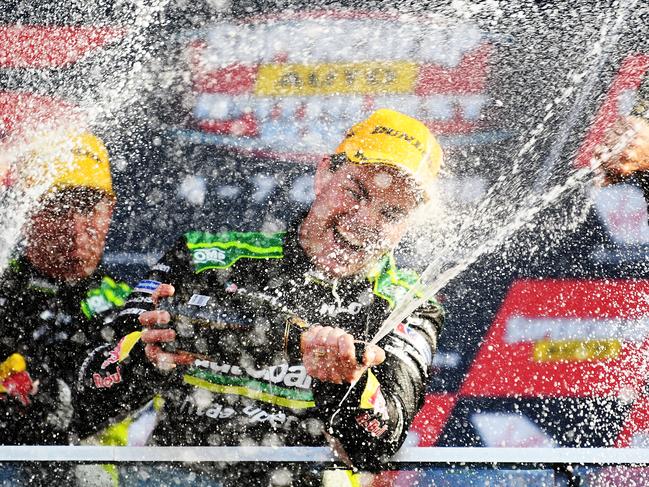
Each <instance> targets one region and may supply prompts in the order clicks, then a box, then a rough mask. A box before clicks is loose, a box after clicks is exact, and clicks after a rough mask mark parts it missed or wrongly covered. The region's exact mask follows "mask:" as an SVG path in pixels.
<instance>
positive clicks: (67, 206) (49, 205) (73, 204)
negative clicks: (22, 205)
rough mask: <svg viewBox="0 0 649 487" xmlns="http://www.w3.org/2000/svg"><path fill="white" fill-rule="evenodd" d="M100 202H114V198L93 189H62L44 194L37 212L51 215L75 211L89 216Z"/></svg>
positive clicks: (79, 187) (76, 187) (75, 187)
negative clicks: (46, 212)
mask: <svg viewBox="0 0 649 487" xmlns="http://www.w3.org/2000/svg"><path fill="white" fill-rule="evenodd" d="M102 201H111V202H112V201H115V196H113V195H112V194H109V193H106V192H105V191H101V190H99V189H95V188H86V187H82V186H74V187H64V188H57V189H55V190H53V191H50V192H48V193H47V194H45V195H44V196H43V197H42V198H41V201H40V204H39V208H38V210H39V211H40V210H47V211H50V212H52V213H66V212H68V211H76V212H78V213H82V214H89V213H90V212H91V211H92V210H93V209H94V208H95V207H96V206H97V205H98V204H99V203H100V202H102Z"/></svg>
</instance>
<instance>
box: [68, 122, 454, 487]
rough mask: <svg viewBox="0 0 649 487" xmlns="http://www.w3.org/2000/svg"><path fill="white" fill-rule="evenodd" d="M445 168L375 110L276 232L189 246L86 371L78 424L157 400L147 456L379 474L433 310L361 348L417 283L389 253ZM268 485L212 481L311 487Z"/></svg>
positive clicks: (428, 349)
mask: <svg viewBox="0 0 649 487" xmlns="http://www.w3.org/2000/svg"><path fill="white" fill-rule="evenodd" d="M441 160H442V151H441V149H440V146H439V145H438V143H437V141H436V140H435V138H434V137H433V136H432V135H431V133H430V132H429V130H428V128H426V126H424V125H423V124H422V123H421V122H419V121H417V120H415V119H413V118H410V117H408V116H406V115H404V114H401V113H399V112H395V111H392V110H385V109H383V110H378V111H376V112H374V113H373V114H372V115H370V116H369V118H367V119H366V120H364V121H361V122H360V123H358V124H356V125H354V126H353V127H352V128H351V130H350V131H349V132H348V133H347V135H346V137H345V139H344V140H343V141H342V143H341V144H340V146H339V147H338V148H337V149H336V150H335V153H334V154H332V155H330V156H327V157H324V158H323V159H322V161H321V162H320V163H319V165H318V167H317V169H316V175H315V199H314V201H313V203H312V206H311V207H310V209H309V211H308V213H307V214H306V215H304V216H303V217H302V218H301V219H300V221H297V222H294V224H292V225H291V226H289V228H288V230H287V231H286V232H279V233H273V234H267V233H260V232H231V231H219V232H217V233H212V232H206V231H194V232H188V233H187V234H185V235H184V237H183V238H182V239H181V240H180V241H179V242H178V243H177V244H176V245H175V247H174V248H172V250H170V251H169V252H168V253H167V254H166V255H165V256H164V257H163V258H162V259H161V260H160V261H159V262H158V264H157V265H156V266H154V267H153V269H152V271H151V273H150V274H149V275H148V276H147V277H146V279H144V280H142V281H141V282H140V283H139V284H138V285H137V286H136V287H135V288H134V292H133V294H132V295H131V297H130V298H129V300H128V301H127V304H126V305H125V309H124V311H123V312H122V314H121V316H120V317H119V318H118V319H117V321H119V320H133V321H135V320H138V321H139V323H140V325H141V326H142V327H144V330H143V331H141V332H136V333H132V334H130V335H128V336H126V337H124V338H123V339H122V340H121V341H120V342H119V343H117V344H114V345H107V346H105V347H102V348H98V349H96V350H95V351H94V352H93V354H92V355H91V356H90V357H89V359H88V360H87V361H86V363H85V364H84V367H83V369H82V371H81V375H80V377H81V378H82V381H81V383H80V384H79V386H78V387H79V394H80V397H82V398H84V399H83V400H84V401H85V402H87V403H88V404H92V405H93V407H92V408H90V407H88V408H84V413H87V418H86V420H85V421H84V423H85V424H88V425H92V426H93V427H95V428H99V427H101V426H102V425H103V424H104V422H105V420H106V418H108V417H110V416H111V415H114V414H115V413H116V412H117V411H118V410H119V409H120V408H121V409H130V408H135V407H137V406H138V405H139V404H140V403H143V402H145V401H146V400H147V399H148V398H149V396H150V395H151V394H152V393H153V392H154V391H156V390H158V389H162V390H163V395H164V396H165V399H166V402H165V412H164V415H163V418H164V419H163V420H162V421H161V422H160V423H159V425H158V427H157V428H156V430H155V431H154V434H153V441H154V442H155V443H157V444H160V445H255V444H256V445H265V446H268V445H303V446H318V445H325V444H332V445H335V447H336V450H337V451H338V452H339V453H340V455H341V456H342V458H344V459H346V460H348V461H349V462H350V463H352V464H353V465H355V466H357V467H361V468H371V467H373V466H378V465H380V463H381V462H382V461H384V460H386V459H388V458H389V457H390V456H391V455H392V454H393V453H394V452H395V451H396V450H397V449H398V448H399V447H400V446H401V444H402V443H403V441H404V439H405V437H406V432H407V431H408V428H409V426H410V424H411V422H412V420H413V418H414V416H415V414H416V413H417V411H418V410H419V408H420V407H421V406H422V404H423V400H424V394H425V390H426V383H427V379H428V377H429V373H430V371H429V368H430V366H431V361H432V357H433V354H434V352H435V348H436V340H437V335H438V333H439V330H440V328H441V326H442V321H443V318H442V312H441V308H440V306H439V305H438V304H437V303H436V302H434V301H431V302H430V303H428V304H427V305H425V306H423V307H422V308H420V309H418V310H417V311H416V312H415V313H414V314H413V316H412V317H411V318H409V319H408V320H407V321H406V322H404V323H402V324H400V325H399V326H398V327H397V329H396V330H395V331H394V332H393V333H390V334H389V335H388V336H387V337H386V338H384V339H383V340H381V341H380V342H379V344H378V345H369V344H368V342H369V341H370V340H371V338H372V337H373V336H374V334H375V333H376V331H377V330H378V328H379V327H380V325H381V324H382V322H383V320H384V319H385V318H386V317H387V316H388V315H389V313H390V311H391V310H392V309H393V308H394V307H395V306H396V305H397V304H398V303H399V301H400V300H401V299H403V296H404V295H405V294H406V292H407V291H408V289H410V287H411V286H412V285H413V284H414V282H415V281H416V277H417V276H416V275H415V274H414V273H412V272H408V271H405V270H401V269H398V268H397V267H396V266H395V262H394V258H393V257H392V250H393V249H394V248H395V246H396V245H397V244H398V242H399V241H400V239H401V238H402V236H403V235H404V233H405V232H406V230H407V228H408V225H409V221H410V218H411V216H412V215H413V212H414V211H415V210H416V209H417V208H418V207H419V206H420V205H421V204H422V203H424V202H425V201H426V200H427V199H428V198H429V194H430V191H431V183H432V182H433V179H434V178H435V175H436V174H437V172H438V170H439V167H440V164H441ZM351 383H356V386H355V387H354V388H353V389H352V390H351V392H350V393H349V394H348V395H347V392H348V391H349V387H350V384H351ZM97 405H105V407H96V406H97ZM271 470H272V469H271V468H269V466H268V465H253V466H252V467H250V468H230V469H227V473H221V475H220V476H219V475H217V476H219V478H220V480H221V481H222V482H223V484H224V485H270V484H269V477H273V479H275V477H277V478H279V477H282V475H283V476H284V477H286V476H288V480H287V479H286V478H284V477H282V478H284V481H285V483H284V484H282V485H317V483H318V482H319V480H318V479H317V477H318V476H317V475H315V474H313V473H312V472H311V473H309V472H307V471H306V470H305V471H301V472H300V473H299V474H297V475H294V478H293V480H292V481H291V480H290V477H291V475H293V474H295V472H277V471H275V472H272V471H271ZM175 475H178V473H177V472H176V473H175ZM215 475H216V474H215ZM314 475H315V478H314ZM275 480H277V479H275ZM275 480H273V481H275ZM291 482H292V483H291ZM310 482H315V483H310Z"/></svg>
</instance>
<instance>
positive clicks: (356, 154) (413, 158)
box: [335, 108, 443, 196]
mask: <svg viewBox="0 0 649 487" xmlns="http://www.w3.org/2000/svg"><path fill="white" fill-rule="evenodd" d="M335 153H336V154H342V153H344V154H345V155H346V156H347V158H348V159H349V160H350V161H351V162H353V163H355V164H382V165H386V166H392V167H396V168H397V169H399V170H401V171H403V172H405V173H406V174H407V175H408V176H410V177H411V178H412V179H413V180H414V181H415V183H417V185H418V186H420V188H421V189H422V190H423V192H424V194H425V195H426V196H429V193H430V191H431V184H432V182H433V180H434V179H435V177H436V176H437V173H438V172H439V169H440V166H441V164H442V159H443V153H442V148H441V147H440V145H439V143H438V142H437V139H435V137H434V136H433V134H431V133H430V130H428V127H426V126H425V125H424V124H423V123H421V122H420V121H419V120H416V119H414V118H412V117H409V116H408V115H404V114H403V113H400V112H397V111H394V110H388V109H386V108H382V109H380V110H377V111H375V112H374V113H372V114H371V115H370V116H369V117H367V118H366V119H365V120H363V121H362V122H359V123H357V124H356V125H354V126H353V127H352V128H351V129H349V130H348V131H347V134H346V136H345V139H344V140H343V141H342V143H341V144H340V145H339V146H338V147H337V148H336V151H335Z"/></svg>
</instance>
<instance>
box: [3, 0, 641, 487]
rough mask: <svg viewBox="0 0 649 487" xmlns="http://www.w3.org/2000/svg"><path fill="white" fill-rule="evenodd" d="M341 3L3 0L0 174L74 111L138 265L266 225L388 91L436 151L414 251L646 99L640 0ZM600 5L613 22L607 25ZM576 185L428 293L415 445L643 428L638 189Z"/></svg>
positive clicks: (283, 215)
mask: <svg viewBox="0 0 649 487" xmlns="http://www.w3.org/2000/svg"><path fill="white" fill-rule="evenodd" d="M340 4H341V6H340V7H339V8H336V9H332V8H331V7H330V6H328V5H326V2H325V3H318V2H316V3H315V4H313V3H312V2H295V3H292V4H291V5H290V8H289V6H285V5H280V4H270V3H268V2H253V1H249V2H232V3H229V2H224V1H206V2H203V3H201V2H197V3H196V4H194V5H190V4H189V3H188V2H180V1H178V2H167V3H165V2H160V3H159V5H158V4H156V5H157V7H156V8H151V9H150V10H146V11H143V10H142V8H143V7H142V8H139V7H135V6H132V5H130V6H129V5H128V4H127V3H125V2H117V1H115V2H112V1H108V0H102V1H95V2H70V4H69V5H66V8H63V7H61V5H60V4H59V2H42V1H41V2H31V3H30V2H9V3H8V4H7V5H5V6H3V7H2V18H1V19H0V20H1V25H0V86H1V87H2V88H0V89H1V91H0V144H2V150H1V151H0V154H1V155H0V176H1V178H2V179H1V181H2V185H3V187H5V188H10V187H11V186H12V185H13V184H14V183H15V175H14V174H13V173H12V171H11V170H10V169H9V168H10V166H11V163H12V159H11V154H13V152H12V151H13V150H14V149H15V148H16V147H18V148H20V146H21V145H20V144H21V140H24V139H21V137H24V136H26V134H27V136H28V135H29V132H30V131H31V130H33V127H40V126H41V125H43V124H54V125H56V124H61V123H63V121H66V122H65V123H68V122H67V120H68V119H70V120H74V121H75V122H74V123H87V124H89V125H91V127H92V128H93V130H95V131H96V133H97V134H98V135H100V136H101V137H102V138H104V139H105V140H106V142H107V145H108V149H109V152H110V153H111V163H112V170H113V176H114V186H115V191H116V193H117V196H118V206H117V209H116V213H115V218H114V221H113V225H112V227H111V233H110V235H109V242H108V246H107V251H106V254H105V258H104V265H105V266H106V267H107V268H109V269H110V270H111V272H112V273H113V274H115V275H116V276H119V277H123V278H125V279H127V280H130V281H131V282H136V280H137V278H138V277H139V276H140V275H141V274H142V273H143V272H144V271H145V269H146V268H147V266H149V265H151V264H153V263H154V262H155V260H156V259H157V257H158V256H159V255H161V253H162V252H164V251H165V250H166V248H167V246H168V245H170V244H171V243H172V242H173V241H174V240H175V239H176V237H177V236H178V235H180V234H181V233H183V232H184V231H187V230H189V229H193V228H201V229H204V230H207V231H218V230H220V229H225V228H228V229H237V230H250V229H263V230H268V231H275V230H278V229H282V228H284V227H285V225H286V223H287V222H288V221H291V220H293V219H295V218H296V217H297V216H298V215H299V214H300V213H302V212H303V211H304V210H305V209H306V208H308V205H309V203H310V201H311V199H312V187H311V183H312V181H311V180H312V174H313V169H314V165H313V163H314V162H315V161H317V160H318V159H319V158H320V157H321V156H322V155H323V154H327V153H329V152H331V151H332V150H333V149H334V148H335V147H336V145H337V144H338V142H339V141H340V140H341V137H342V136H343V134H344V132H345V130H346V129H347V128H348V127H349V126H351V125H352V124H353V123H354V122H355V121H358V120H360V119H362V118H364V117H365V116H366V115H367V114H368V113H369V112H370V111H372V110H374V109H375V108H379V107H387V108H393V109H397V110H400V111H403V112H405V113H407V114H409V115H412V116H415V117H417V118H421V119H422V120H424V121H425V122H426V124H427V125H428V126H429V127H430V128H431V129H432V130H433V132H435V133H436V134H438V135H439V138H440V142H441V143H442V145H443V147H444V150H445V158H446V167H445V169H444V171H443V175H442V178H441V179H440V182H439V188H440V202H439V208H435V209H434V210H431V211H433V212H436V211H439V215H438V216H436V217H435V219H434V225H432V226H427V227H425V228H424V227H423V226H422V228H417V229H415V231H414V232H413V235H412V236H411V238H409V240H408V241H406V242H405V244H404V245H403V247H402V248H401V250H400V253H399V259H400V261H401V262H403V263H407V264H409V265H413V266H414V267H416V268H418V270H421V269H423V268H424V267H425V266H426V264H427V263H428V260H430V259H431V258H432V256H435V255H436V252H437V251H438V250H439V249H440V248H441V246H442V245H443V243H444V240H445V238H441V237H439V235H447V234H444V233H443V232H444V231H447V233H452V230H453V229H454V228H455V227H452V226H451V225H450V224H447V223H446V222H449V221H453V219H454V218H455V217H457V216H458V215H460V216H462V217H467V215H468V217H471V216H473V215H475V217H476V218H478V216H479V213H480V211H478V210H480V209H481V208H482V209H484V207H482V206H480V205H481V202H484V201H487V200H489V199H491V200H492V201H494V202H495V203H497V205H495V206H496V207H498V206H499V205H500V206H499V207H500V208H501V209H500V211H502V212H503V214H504V213H507V212H509V207H508V206H507V205H506V204H505V203H506V202H507V201H510V202H515V201H522V199H521V196H522V195H524V194H527V193H532V192H534V191H538V192H540V194H543V192H544V191H545V189H546V187H544V186H543V185H542V184H541V183H540V182H539V181H541V180H542V179H543V178H541V177H540V176H539V175H540V174H542V173H543V171H544V170H546V172H547V171H555V170H556V171H559V172H560V171H564V173H566V172H569V171H570V170H572V169H574V168H575V167H583V166H587V165H588V164H589V161H590V159H591V157H592V155H593V151H594V148H595V146H596V145H597V144H599V143H600V142H601V138H602V134H603V132H604V130H605V129H606V128H607V127H608V126H610V124H611V123H612V122H613V121H614V120H615V118H616V117H617V116H618V115H620V114H628V113H630V112H631V110H633V109H634V107H637V106H638V103H639V102H641V99H642V91H643V86H644V85H645V84H646V83H645V77H646V75H647V70H648V69H649V57H647V56H648V55H649V47H648V46H647V44H646V41H645V39H646V38H649V36H647V31H646V17H647V15H648V12H647V8H646V7H645V6H642V5H641V6H639V7H637V8H635V9H633V10H631V11H626V10H624V6H623V5H622V6H620V5H619V4H617V3H615V2H610V4H609V3H608V2H603V5H602V8H601V9H596V8H593V6H592V4H591V2H587V1H579V2H575V3H574V4H572V5H570V6H556V5H546V4H545V3H544V2H527V1H519V2H497V1H495V2H484V4H482V5H476V4H474V3H471V2H462V1H452V2H451V1H449V2H446V1H437V2H421V4H419V5H417V6H416V8H415V7H413V6H412V5H401V6H399V5H396V6H395V5H394V3H393V2H377V3H376V5H374V6H373V7H372V8H368V7H363V8H356V7H358V6H357V5H354V4H353V3H352V2H341V3H340ZM386 12H387V13H386ZM618 18H623V19H624V22H622V24H621V34H620V36H619V37H616V38H615V39H611V38H609V37H607V36H605V35H604V36H603V34H602V32H603V28H602V25H610V24H613V23H614V22H615V21H616V19H618ZM593 53H594V54H593ZM593 56H594V57H595V61H596V62H591V57H593ZM587 61H588V62H587ZM585 66H586V67H585ZM589 66H597V67H598V69H597V71H596V72H593V71H592V70H589V69H590V68H589ZM586 86H587V87H588V89H586ZM639 92H640V95H638V93H639ZM580 95H584V96H583V97H582V98H583V99H584V100H585V101H584V102H583V103H581V104H578V103H577V102H578V100H579V96H580ZM586 95H588V96H586ZM79 121H81V122H79ZM71 123H72V122H71ZM10 149H11V150H10ZM553 154H557V156H556V157H555V156H553ZM557 159H558V162H557ZM553 174H554V173H553ZM521 175H524V176H525V177H521ZM508 185H509V186H508ZM503 187H509V188H513V189H512V190H511V192H506V191H505V192H503V191H501V189H502V188H503ZM493 188H496V190H493ZM498 188H501V189H498ZM577 193H578V194H577V195H576V196H573V197H570V198H566V199H562V200H558V201H556V204H554V205H553V206H552V208H551V209H548V210H547V211H544V212H542V213H541V214H540V215H539V216H538V218H537V220H538V221H535V222H533V223H534V225H537V224H539V223H543V224H544V225H545V226H533V225H532V226H530V227H529V228H528V227H526V228H523V230H522V231H519V232H516V233H512V234H511V235H510V237H509V239H508V245H507V247H506V248H503V249H499V250H498V251H497V252H494V253H491V254H488V255H484V256H482V257H481V258H480V259H478V260H477V261H476V262H474V263H473V264H472V265H471V266H470V267H469V268H468V269H467V271H466V272H464V273H463V274H462V275H461V276H460V277H459V278H457V279H455V280H453V281H452V282H451V283H449V284H448V285H447V286H446V287H445V288H444V289H443V290H442V293H441V295H440V299H441V300H443V302H444V304H445V306H446V308H447V311H448V321H447V324H446V328H445V331H444V333H443V334H442V336H441V338H440V342H439V352H438V354H437V355H436V357H435V361H434V365H435V374H434V376H433V378H432V380H431V383H430V385H429V389H428V394H427V398H426V404H425V406H424V408H423V410H422V411H421V413H420V414H419V416H418V417H417V418H416V420H415V423H414V425H413V428H412V432H411V435H410V438H409V439H408V445H409V446H417V445H420V446H513V447H532V446H545V447H561V446H574V447H579V446H588V447H601V446H619V447H627V446H647V438H649V418H648V417H647V413H646V411H647V406H648V405H649V398H648V397H647V394H646V391H645V388H646V385H647V384H646V375H647V374H646V367H647V363H646V356H647V351H648V345H649V343H648V341H647V330H648V329H649V325H648V323H649V307H648V306H649V304H648V303H649V300H648V299H647V296H648V295H649V272H648V270H649V269H648V264H647V255H649V254H648V251H649V227H648V225H647V220H648V214H647V204H646V201H645V200H644V198H643V195H642V192H641V190H640V189H639V188H638V187H637V186H635V185H633V184H629V185H616V186H611V187H607V188H604V189H594V188H593V187H592V186H591V185H588V186H586V187H583V188H579V190H578V191H577ZM499 198H500V199H499ZM0 205H3V206H0V212H3V211H4V212H10V211H11V207H10V205H9V204H8V202H7V201H6V200H1V199H0ZM487 209H488V208H487ZM511 212H514V210H513V209H512V210H511ZM435 215H437V213H435ZM468 217H467V218H468ZM493 222H495V223H493ZM499 222H500V220H499V219H498V218H494V219H493V220H492V225H493V226H494V227H496V228H497V227H498V224H499ZM449 229H450V230H449ZM440 242H441V243H440ZM445 251H446V252H447V253H449V254H453V251H454V249H452V248H451V249H445ZM440 252H441V250H440ZM458 253H459V251H458ZM422 256H424V257H422ZM431 475H433V474H431ZM535 475H536V474H535ZM539 475H545V474H544V473H540V474H539ZM433 477H434V475H433ZM433 477H430V478H431V479H432V478H433ZM463 485H466V484H463ZM476 485H477V484H476Z"/></svg>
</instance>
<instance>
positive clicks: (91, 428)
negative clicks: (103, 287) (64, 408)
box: [74, 238, 191, 438]
mask: <svg viewBox="0 0 649 487" xmlns="http://www.w3.org/2000/svg"><path fill="white" fill-rule="evenodd" d="M189 264H190V262H189V257H188V252H187V248H186V244H185V239H184V238H181V239H179V241H178V242H177V243H176V244H175V245H174V246H173V247H172V249H171V250H169V251H168V252H167V253H166V254H165V255H164V256H163V257H162V258H161V259H160V260H159V261H158V263H157V264H156V265H154V266H153V267H152V268H151V271H150V272H149V273H148V274H147V277H146V278H145V279H143V280H141V281H140V282H139V283H138V284H137V285H136V286H135V287H134V288H133V291H132V293H131V295H130V296H129V298H128V300H127V301H126V303H125V305H124V308H123V309H122V310H121V311H118V312H116V313H115V314H114V315H113V316H112V317H109V320H110V322H109V324H110V326H111V327H112V328H113V331H114V333H115V336H116V337H121V339H120V341H119V342H118V343H112V344H103V345H101V346H98V347H97V348H95V349H94V350H93V351H92V352H91V353H90V355H89V356H88V357H87V358H86V360H85V361H84V362H83V365H82V366H81V369H80V371H79V375H78V380H77V383H76V384H75V388H74V389H75V390H74V392H75V405H76V410H75V413H76V415H75V416H76V418H75V430H76V432H77V434H78V436H79V437H82V438H83V437H86V436H88V435H90V434H92V433H94V432H95V431H97V430H98V429H100V428H102V427H103V426H105V425H106V423H107V422H108V421H110V420H111V419H113V418H115V417H117V416H119V415H121V414H125V413H128V412H131V411H134V410H135V409H136V408H137V407H138V406H140V405H142V404H143V403H144V402H146V401H147V400H149V399H150V398H151V397H152V396H153V395H154V394H155V393H156V392H158V391H160V390H161V389H163V387H164V382H165V381H166V380H167V376H166V375H164V374H163V373H161V372H159V371H158V370H157V369H156V368H155V367H154V366H153V365H152V364H151V363H150V362H149V361H148V359H147V358H146V356H145V354H144V344H143V343H142V342H141V341H140V334H141V332H140V330H141V329H142V326H141V325H140V322H139V319H138V317H139V316H140V315H141V314H142V313H144V312H145V311H150V310H152V309H154V304H153V302H152V299H151V296H152V294H153V292H154V291H155V289H157V287H158V286H159V285H160V284H161V283H171V284H174V283H175V282H176V281H182V280H183V279H184V278H185V276H184V274H185V273H187V272H188V269H189V270H191V267H190V266H189Z"/></svg>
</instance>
